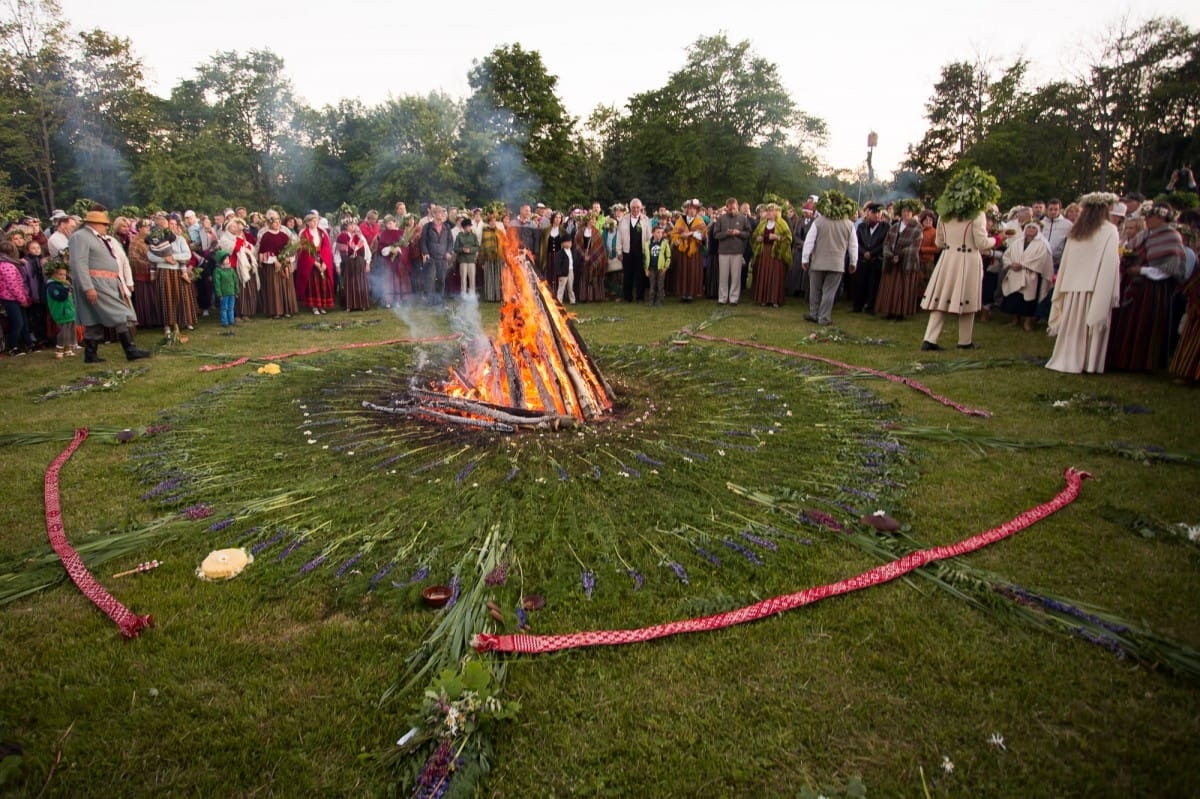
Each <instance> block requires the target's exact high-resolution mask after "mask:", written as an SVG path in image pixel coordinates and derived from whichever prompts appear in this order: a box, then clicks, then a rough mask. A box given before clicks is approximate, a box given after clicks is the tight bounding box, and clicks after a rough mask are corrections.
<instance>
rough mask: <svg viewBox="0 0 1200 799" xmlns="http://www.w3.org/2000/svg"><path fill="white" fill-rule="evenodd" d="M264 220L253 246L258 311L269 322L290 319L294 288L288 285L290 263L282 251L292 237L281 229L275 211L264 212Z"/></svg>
mask: <svg viewBox="0 0 1200 799" xmlns="http://www.w3.org/2000/svg"><path fill="white" fill-rule="evenodd" d="M266 220H267V226H266V229H264V230H261V231H259V233H258V241H257V242H256V243H255V245H254V260H255V261H257V262H258V270H259V276H260V277H261V279H262V309H263V313H264V314H266V315H267V316H269V317H271V318H272V319H281V318H284V319H290V318H291V316H292V314H294V313H296V310H297V308H296V285H295V283H293V282H292V263H291V260H290V259H289V258H288V257H287V255H286V254H285V252H284V251H285V250H287V249H289V247H288V245H289V244H291V243H292V236H291V233H289V232H288V231H287V229H285V228H284V227H283V224H282V223H281V221H280V219H279V212H278V211H276V210H274V209H271V210H270V211H267V215H266Z"/></svg>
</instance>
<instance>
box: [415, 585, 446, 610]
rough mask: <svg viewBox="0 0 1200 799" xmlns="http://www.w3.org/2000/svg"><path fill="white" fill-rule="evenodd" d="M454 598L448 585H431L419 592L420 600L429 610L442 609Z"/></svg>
mask: <svg viewBox="0 0 1200 799" xmlns="http://www.w3.org/2000/svg"><path fill="white" fill-rule="evenodd" d="M452 596H454V591H453V590H452V589H451V588H450V586H448V585H431V586H429V587H428V588H426V589H425V590H424V591H422V592H421V598H422V599H424V600H425V604H426V605H428V606H429V607H431V608H444V607H446V603H447V602H449V601H450V597H452Z"/></svg>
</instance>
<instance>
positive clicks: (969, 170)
mask: <svg viewBox="0 0 1200 799" xmlns="http://www.w3.org/2000/svg"><path fill="white" fill-rule="evenodd" d="M999 199H1000V184H999V183H997V182H996V178H995V177H994V176H992V175H991V174H989V173H988V172H985V171H983V170H982V169H980V168H979V167H977V166H965V167H963V168H961V169H959V170H958V171H956V172H955V173H954V174H953V175H951V176H950V181H949V182H948V183H947V184H946V189H945V190H944V191H943V192H942V196H940V197H938V200H937V212H938V216H940V217H942V218H943V219H959V220H964V221H965V220H971V219H974V218H975V217H977V216H979V214H980V213H981V212H983V211H984V210H986V209H987V207H988V206H989V205H994V204H995V203H996V202H997V201H998V200H999Z"/></svg>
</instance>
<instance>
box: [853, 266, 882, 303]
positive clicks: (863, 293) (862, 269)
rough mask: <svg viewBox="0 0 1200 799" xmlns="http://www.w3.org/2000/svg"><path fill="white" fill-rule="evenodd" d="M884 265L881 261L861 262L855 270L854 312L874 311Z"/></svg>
mask: <svg viewBox="0 0 1200 799" xmlns="http://www.w3.org/2000/svg"><path fill="white" fill-rule="evenodd" d="M882 273H883V264H881V263H880V262H879V261H859V262H858V268H857V269H855V270H854V310H855V311H874V310H875V294H876V293H877V292H878V291H879V278H880V276H881V275H882Z"/></svg>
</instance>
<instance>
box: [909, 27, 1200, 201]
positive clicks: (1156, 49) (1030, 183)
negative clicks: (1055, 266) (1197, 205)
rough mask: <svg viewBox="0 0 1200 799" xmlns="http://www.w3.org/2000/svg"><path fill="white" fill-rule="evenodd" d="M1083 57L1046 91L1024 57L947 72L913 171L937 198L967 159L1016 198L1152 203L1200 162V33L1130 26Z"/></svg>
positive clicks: (1110, 33) (1108, 34) (1105, 36)
mask: <svg viewBox="0 0 1200 799" xmlns="http://www.w3.org/2000/svg"><path fill="white" fill-rule="evenodd" d="M1085 51H1086V52H1085V56H1084V61H1086V64H1085V65H1084V66H1083V67H1082V68H1080V69H1079V70H1078V71H1076V72H1074V73H1073V74H1064V75H1062V76H1061V77H1060V78H1058V79H1056V80H1051V81H1048V82H1046V83H1044V84H1042V85H1040V86H1030V85H1029V82H1028V72H1029V63H1028V62H1027V61H1026V60H1025V59H1024V58H1017V59H1015V60H1014V61H1012V63H1011V64H1008V65H1007V66H1003V67H999V68H997V67H996V66H995V65H994V64H990V63H988V62H986V61H985V60H984V59H977V60H976V61H975V62H967V61H957V62H953V63H950V64H947V65H946V66H944V67H943V68H942V72H941V79H940V80H939V81H938V83H937V84H936V85H935V86H934V90H933V95H932V97H931V98H930V100H929V102H928V103H927V104H926V117H927V119H928V120H929V127H928V129H927V130H926V133H925V136H924V138H922V139H921V141H920V142H918V143H916V144H914V145H911V146H910V147H909V150H908V159H907V163H906V164H905V166H906V167H907V168H908V169H910V170H912V171H913V172H914V173H915V174H916V175H917V176H919V177H920V178H921V179H922V180H923V181H924V185H923V191H924V192H925V193H928V194H931V195H932V194H936V193H937V192H938V191H940V189H941V187H942V186H943V185H944V183H945V180H946V178H947V177H948V175H949V172H950V171H951V169H952V168H953V166H954V165H955V164H957V163H960V162H963V161H967V162H970V163H974V164H977V165H978V166H980V167H983V168H984V169H986V170H988V171H989V172H992V173H993V174H995V175H996V176H997V177H998V178H999V180H1000V185H1001V187H1002V188H1003V189H1004V196H1005V198H1007V199H1010V200H1013V201H1016V200H1021V199H1025V200H1028V199H1031V198H1034V197H1041V198H1043V199H1045V198H1047V197H1050V196H1061V197H1063V198H1064V199H1066V198H1069V197H1072V196H1075V195H1076V194H1077V193H1079V192H1084V191H1090V190H1095V189H1102V190H1112V191H1117V192H1121V191H1140V192H1142V193H1144V194H1146V195H1148V196H1151V197H1153V196H1154V195H1156V194H1158V193H1160V192H1162V191H1163V188H1164V187H1165V185H1166V184H1167V183H1168V182H1169V180H1170V176H1171V174H1172V173H1173V172H1174V171H1175V170H1176V169H1179V168H1180V167H1183V166H1191V165H1192V164H1193V163H1195V162H1196V161H1198V160H1200V142H1198V141H1197V136H1196V134H1197V129H1198V127H1200V34H1198V33H1197V32H1196V31H1193V30H1191V29H1190V28H1189V27H1188V26H1186V25H1184V24H1183V23H1182V22H1180V21H1179V20H1176V19H1170V18H1161V17H1156V18H1152V19H1150V20H1148V21H1146V22H1144V23H1142V24H1140V25H1136V26H1133V25H1130V24H1129V23H1128V21H1127V20H1121V21H1119V22H1117V23H1116V24H1114V25H1113V26H1111V27H1110V28H1109V29H1108V30H1106V31H1105V32H1103V33H1101V34H1099V35H1098V36H1097V38H1096V39H1095V40H1094V41H1093V42H1092V43H1091V44H1090V45H1088V46H1085Z"/></svg>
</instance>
